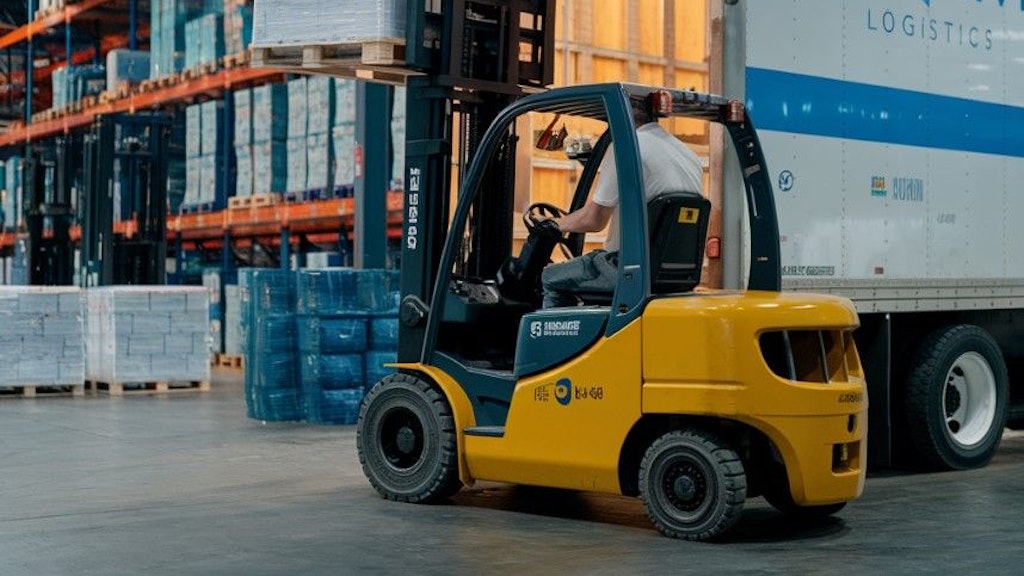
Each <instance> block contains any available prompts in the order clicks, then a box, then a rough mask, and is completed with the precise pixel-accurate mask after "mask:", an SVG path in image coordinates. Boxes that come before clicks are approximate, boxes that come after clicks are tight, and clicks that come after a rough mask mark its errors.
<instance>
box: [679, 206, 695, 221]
mask: <svg viewBox="0 0 1024 576" xmlns="http://www.w3.org/2000/svg"><path fill="white" fill-rule="evenodd" d="M699 218H700V210H698V209H696V208H680V209H679V223H680V224H696V223H697V220H698V219H699Z"/></svg>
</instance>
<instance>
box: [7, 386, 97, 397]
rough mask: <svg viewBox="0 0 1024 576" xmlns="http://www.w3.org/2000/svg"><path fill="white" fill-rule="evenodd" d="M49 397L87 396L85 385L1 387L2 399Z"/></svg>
mask: <svg viewBox="0 0 1024 576" xmlns="http://www.w3.org/2000/svg"><path fill="white" fill-rule="evenodd" d="M47 396H85V384H60V385H58V384H23V385H21V386H8V387H0V398H42V397H47Z"/></svg>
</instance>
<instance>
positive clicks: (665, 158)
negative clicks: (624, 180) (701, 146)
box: [593, 122, 704, 252]
mask: <svg viewBox="0 0 1024 576" xmlns="http://www.w3.org/2000/svg"><path fill="white" fill-rule="evenodd" d="M636 138H637V141H638V142H639V144H640V161H641V162H642V163H643V178H644V188H645V190H644V194H645V196H646V199H647V200H650V199H652V198H654V197H655V196H657V195H658V194H662V193H664V192H678V191H689V192H697V193H702V192H703V190H704V169H703V167H702V166H701V161H700V158H698V157H697V155H696V154H694V153H693V150H690V148H689V147H688V146H686V145H685V144H683V143H682V142H681V141H680V140H679V139H678V138H676V137H675V136H673V135H671V134H669V133H668V132H667V131H666V130H665V129H664V128H662V127H661V125H660V124H658V123H657V122H649V123H647V124H644V125H643V126H641V127H639V128H637V130H636ZM593 201H594V202H595V203H597V204H600V205H602V206H609V207H614V208H615V212H613V213H612V218H611V222H610V224H609V225H608V236H607V237H606V238H605V241H604V249H605V250H607V251H609V252H616V251H618V249H619V179H618V173H617V171H616V168H615V151H614V146H609V147H608V150H607V152H605V155H604V159H603V160H602V161H601V177H600V178H599V179H598V182H597V188H596V189H595V190H594V197H593Z"/></svg>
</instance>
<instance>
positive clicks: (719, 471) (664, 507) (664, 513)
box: [640, 430, 747, 540]
mask: <svg viewBox="0 0 1024 576" xmlns="http://www.w3.org/2000/svg"><path fill="white" fill-rule="evenodd" d="M640 497H641V498H642V499H643V501H644V507H645V508H646V509H647V515H648V516H649V517H650V518H651V520H652V521H653V522H654V525H655V527H657V529H658V531H660V532H661V533H662V534H664V535H666V536H669V537H671V538H681V539H683V540H709V539H711V538H714V537H715V536H718V535H719V534H722V533H723V532H725V531H726V530H728V529H729V528H731V527H732V526H733V525H734V524H735V523H736V522H737V521H738V520H739V519H740V515H741V514H742V512H743V504H744V502H745V501H746V498H747V478H746V472H745V471H744V469H743V463H742V462H741V461H740V458H739V456H738V455H737V454H736V452H735V451H733V450H732V449H731V448H729V447H728V446H727V445H726V444H725V443H723V442H722V441H721V440H719V439H718V438H717V437H716V436H714V435H713V434H710V433H708V432H704V431H698V430H677V431H673V432H669V433H668V434H665V435H664V436H662V437H660V438H658V439H657V440H655V441H654V442H653V443H652V444H651V446H650V448H648V449H647V453H646V454H644V458H643V461H642V462H641V463H640Z"/></svg>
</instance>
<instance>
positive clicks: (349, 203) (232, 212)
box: [0, 192, 402, 249]
mask: <svg viewBox="0 0 1024 576" xmlns="http://www.w3.org/2000/svg"><path fill="white" fill-rule="evenodd" d="M387 213H388V216H387V217H388V228H389V233H388V236H389V237H390V238H397V237H398V236H400V235H401V224H402V219H401V215H402V193H401V192H389V193H388V198H387ZM354 220H355V201H354V200H353V199H352V198H334V199H330V200H313V201H308V202H297V203H280V204H272V205H269V206H254V207H251V208H232V209H226V210H219V211H215V212H204V213H199V214H181V215H178V216H171V217H168V219H167V240H168V241H169V242H174V241H177V240H178V239H179V236H180V239H181V241H182V242H184V243H186V245H188V244H195V243H197V242H202V243H203V245H204V246H207V247H213V246H220V245H221V244H222V243H223V241H224V237H225V235H227V236H228V237H229V238H232V239H234V238H238V242H239V243H240V244H241V245H244V244H245V243H246V242H247V241H248V238H252V237H268V238H272V239H273V238H276V237H279V236H280V235H281V231H282V230H288V231H290V232H291V233H292V234H302V235H321V236H324V238H321V239H318V240H317V241H318V242H319V241H325V240H326V238H327V236H328V235H334V236H333V237H334V238H336V237H337V234H338V232H339V231H340V230H342V229H349V230H351V229H352V226H353V223H354ZM137 231H138V225H137V224H136V222H135V221H132V220H127V221H122V222H117V223H115V224H114V233H115V234H117V235H119V236H123V237H124V238H127V239H131V238H133V237H134V236H135V234H136V232H137ZM18 237H19V234H18V233H16V232H13V231H9V232H4V233H0V249H3V248H10V247H13V246H14V244H15V242H17V239H18ZM80 238H81V229H80V228H79V227H77V226H74V227H72V228H71V240H72V241H74V242H77V241H78V240H79V239H80ZM233 241H234V240H233ZM186 247H188V246H186Z"/></svg>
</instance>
